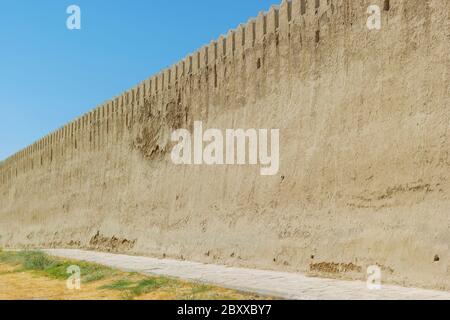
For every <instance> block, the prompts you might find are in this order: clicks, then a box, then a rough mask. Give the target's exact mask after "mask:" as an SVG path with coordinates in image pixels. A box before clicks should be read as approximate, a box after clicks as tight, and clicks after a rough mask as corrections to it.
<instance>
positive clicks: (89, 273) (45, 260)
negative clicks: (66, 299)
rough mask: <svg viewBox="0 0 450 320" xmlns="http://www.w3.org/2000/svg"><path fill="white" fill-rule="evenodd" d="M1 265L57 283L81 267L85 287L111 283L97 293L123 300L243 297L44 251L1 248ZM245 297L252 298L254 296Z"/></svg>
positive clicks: (207, 287) (203, 286) (194, 284)
mask: <svg viewBox="0 0 450 320" xmlns="http://www.w3.org/2000/svg"><path fill="white" fill-rule="evenodd" d="M0 263H3V264H9V265H13V266H16V268H15V269H14V271H11V272H23V271H31V272H35V273H37V274H39V275H44V276H46V277H49V278H52V279H56V280H66V279H67V278H68V277H69V276H70V275H69V274H68V273H67V270H68V268H69V267H70V266H78V267H79V268H80V270H81V282H82V283H91V282H95V281H99V280H104V281H103V283H102V284H104V283H105V282H106V281H108V280H109V283H108V282H106V283H108V284H106V285H103V286H101V287H99V288H97V289H100V290H113V291H119V292H121V293H122V298H123V299H128V300H131V299H134V298H137V297H139V296H142V295H146V294H153V293H155V294H166V295H167V294H169V295H170V296H172V297H174V298H175V299H181V300H205V299H207V300H211V299H230V300H233V299H234V298H235V297H236V296H238V297H241V298H242V297H243V296H242V295H241V294H240V293H238V292H231V291H230V292H223V290H222V291H221V290H220V288H216V287H214V286H209V285H205V284H197V283H190V284H189V283H186V282H184V281H180V280H176V279H171V278H168V277H159V276H153V277H150V276H143V275H140V274H137V273H135V272H132V273H123V272H120V271H119V270H115V269H112V268H109V267H105V266H102V265H98V264H94V263H89V262H83V261H71V260H65V259H62V258H56V257H51V256H48V255H47V254H45V253H44V252H42V251H2V250H1V248H0ZM244 297H245V298H247V299H248V298H252V296H251V295H247V296H244Z"/></svg>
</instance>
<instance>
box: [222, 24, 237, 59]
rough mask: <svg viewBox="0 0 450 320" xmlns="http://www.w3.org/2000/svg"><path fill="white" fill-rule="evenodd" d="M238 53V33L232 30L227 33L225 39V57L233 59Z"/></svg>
mask: <svg viewBox="0 0 450 320" xmlns="http://www.w3.org/2000/svg"><path fill="white" fill-rule="evenodd" d="M235 51H236V31H235V30H230V31H228V33H227V36H226V39H225V55H226V56H227V57H233V56H234V52H235Z"/></svg>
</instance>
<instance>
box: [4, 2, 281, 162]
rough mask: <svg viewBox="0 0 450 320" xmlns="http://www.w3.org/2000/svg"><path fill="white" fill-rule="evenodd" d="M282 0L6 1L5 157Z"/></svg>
mask: <svg viewBox="0 0 450 320" xmlns="http://www.w3.org/2000/svg"><path fill="white" fill-rule="evenodd" d="M280 2H281V0H189V1H187V0H171V1H169V0H113V1H112V0H111V1H107V0H70V1H65V0H40V1H34V0H14V1H2V2H1V3H0V160H3V159H5V158H7V157H8V156H10V155H12V154H13V153H15V152H17V151H19V150H20V149H22V148H24V147H26V146H27V145H29V144H31V143H32V142H34V141H35V140H37V139H39V138H40V137H42V136H44V135H45V134H47V133H49V132H51V131H53V130H55V129H57V128H59V127H61V126H62V125H63V124H65V123H66V122H68V121H70V120H72V119H73V118H75V117H77V116H79V115H81V114H82V113H84V112H86V111H87V110H89V109H91V108H93V107H95V106H97V105H98V104H100V103H103V102H104V101H106V100H108V99H110V98H112V97H114V96H116V95H118V94H120V93H121V92H123V91H125V90H127V89H129V88H131V87H133V86H135V85H136V84H138V83H139V82H141V81H142V80H144V79H147V78H148V77H150V76H151V75H153V74H155V73H157V72H158V71H160V70H161V69H163V68H165V67H168V66H170V65H172V64H173V63H176V62H177V61H179V60H181V59H182V58H184V57H185V56H187V55H188V54H189V53H192V52H195V51H196V49H198V48H200V47H202V46H203V45H205V44H208V43H209V42H210V41H211V40H214V39H217V38H218V37H219V36H220V35H221V34H225V33H227V32H228V30H229V29H234V28H235V27H237V26H238V25H239V23H242V22H246V21H247V20H248V19H249V18H251V17H256V16H257V13H258V12H259V11H261V10H268V9H269V8H270V6H271V5H273V4H279V3H280ZM72 4H74V5H78V6H79V7H80V8H81V30H68V29H67V27H66V20H67V18H68V17H69V14H67V13H66V9H67V7H68V6H69V5H72Z"/></svg>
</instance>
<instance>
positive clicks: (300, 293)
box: [42, 249, 450, 300]
mask: <svg viewBox="0 0 450 320" xmlns="http://www.w3.org/2000/svg"><path fill="white" fill-rule="evenodd" d="M42 251H44V252H46V253H47V254H49V255H52V256H57V257H63V258H66V259H74V260H81V261H87V262H94V263H98V264H101V265H105V266H109V267H113V268H117V269H120V270H123V271H129V272H138V273H142V274H146V275H156V276H167V277H173V278H179V279H183V280H188V281H194V282H202V283H207V284H212V285H217V286H220V287H224V288H229V289H235V290H239V291H244V292H252V293H258V294H261V295H267V296H273V297H279V298H283V299H293V300H397V299H398V300H450V292H445V291H435V290H425V289H416V288H404V287H400V286H393V285H384V286H382V288H381V290H369V289H368V288H367V286H366V283H365V282H362V281H343V280H333V279H321V278H311V277H307V276H305V275H302V274H297V273H286V272H277V271H265V270H255V269H245V268H234V267H226V266H220V265H211V264H203V263H197V262H188V261H177V260H168V259H164V260H161V259H155V258H149V257H138V256H127V255H121V254H111V253H104V252H94V251H85V250H74V249H43V250H42Z"/></svg>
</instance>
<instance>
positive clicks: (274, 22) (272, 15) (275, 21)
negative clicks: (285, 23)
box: [267, 6, 279, 34]
mask: <svg viewBox="0 0 450 320" xmlns="http://www.w3.org/2000/svg"><path fill="white" fill-rule="evenodd" d="M278 27H279V8H278V6H272V7H270V10H269V12H268V13H267V33H268V34H274V33H276V32H277V31H278Z"/></svg>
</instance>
